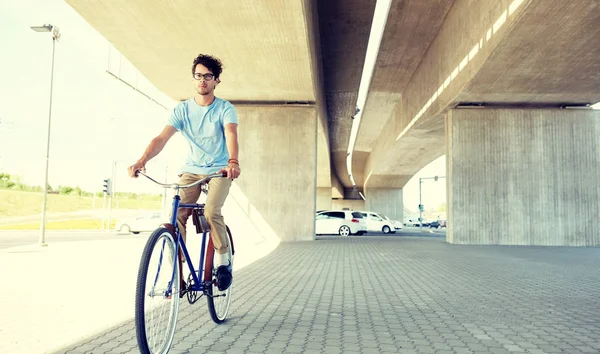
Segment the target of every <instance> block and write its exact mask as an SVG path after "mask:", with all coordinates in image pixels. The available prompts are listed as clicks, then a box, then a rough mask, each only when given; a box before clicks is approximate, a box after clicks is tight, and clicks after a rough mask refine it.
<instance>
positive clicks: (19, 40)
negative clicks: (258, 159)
mask: <svg viewBox="0 0 600 354" xmlns="http://www.w3.org/2000/svg"><path fill="white" fill-rule="evenodd" d="M46 23H49V24H52V25H55V26H57V27H58V28H59V29H60V32H61V38H60V40H59V41H58V42H57V43H56V53H55V69H54V87H53V102H52V126H51V133H50V136H51V138H50V164H49V184H50V185H51V186H53V187H56V186H57V185H70V186H79V187H81V188H83V189H84V190H88V191H101V190H102V180H103V179H104V178H108V177H110V175H111V174H112V170H111V169H112V166H113V163H112V161H114V160H116V161H117V171H118V173H117V174H116V176H117V178H116V179H117V184H118V185H119V187H117V189H118V190H123V189H132V190H133V191H137V190H139V191H144V190H145V189H146V187H148V185H147V184H144V183H140V182H139V181H136V180H131V179H129V178H128V177H127V175H126V167H127V166H129V165H131V164H132V163H133V162H135V160H137V159H138V158H139V157H140V156H141V154H142V153H143V151H144V149H145V148H146V146H147V144H148V143H149V142H150V140H151V139H152V138H153V137H154V136H156V135H158V133H160V131H161V130H162V128H163V127H164V125H165V123H166V120H167V118H168V115H169V111H168V110H167V109H169V110H170V109H171V108H172V107H173V106H174V105H175V104H176V102H175V101H174V100H172V99H170V98H168V97H167V96H166V95H164V94H163V93H161V92H159V91H158V90H156V88H154V87H153V86H152V85H151V84H149V83H148V82H147V80H146V79H145V78H144V77H143V76H142V75H140V74H139V73H138V72H137V70H136V69H135V68H134V67H133V66H132V65H131V64H130V63H129V62H127V61H126V59H124V58H123V57H122V56H121V55H120V53H118V51H116V50H115V49H114V48H112V49H109V48H110V47H111V46H110V45H109V43H108V42H107V41H106V39H105V38H104V37H102V36H101V35H100V34H99V33H98V32H97V31H95V30H94V29H93V28H92V27H91V26H90V25H89V24H87V22H86V21H85V20H83V19H82V18H81V17H80V16H79V15H78V14H77V13H76V12H75V11H74V10H73V9H72V8H71V7H70V6H69V5H68V4H66V3H65V2H64V1H63V0H4V1H2V2H1V3H0V26H2V27H3V28H2V31H0V48H2V52H3V55H2V57H1V59H0V60H1V63H2V65H0V77H2V80H1V82H0V172H8V173H11V174H16V175H18V176H20V178H22V181H23V182H24V183H27V184H32V185H40V186H41V185H43V180H44V172H45V157H46V141H47V140H46V138H47V132H48V130H47V129H48V111H49V100H50V73H51V60H52V36H51V34H50V33H38V32H34V31H33V30H31V29H30V26H38V25H42V24H46ZM107 71H111V72H113V73H116V74H117V75H120V76H121V77H122V78H123V79H124V80H126V81H128V82H129V83H131V84H133V85H137V86H138V88H139V89H140V90H141V91H143V92H145V93H147V94H148V95H150V96H151V97H153V98H154V99H156V100H158V101H159V102H161V103H162V105H163V106H165V107H167V109H165V108H164V107H161V106H159V105H158V104H156V103H154V102H152V101H151V100H149V99H148V98H146V97H144V96H143V95H141V94H139V93H138V92H136V91H134V90H133V89H131V88H130V87H128V86H127V85H125V84H124V83H122V82H121V81H119V80H117V79H116V78H114V77H113V76H111V75H110V74H108V73H107ZM190 89H191V88H190ZM182 144H183V141H182V140H181V139H177V138H175V139H174V140H172V141H171V142H169V144H168V145H167V147H166V148H165V150H164V151H163V153H161V155H159V157H157V158H156V160H155V161H152V162H151V163H149V164H148V172H149V173H151V174H155V175H157V176H163V177H164V171H165V168H168V169H169V170H172V171H175V170H176V169H178V168H179V167H180V165H181V164H182V163H183V159H184V158H185V156H181V155H182V154H178V153H177V151H181V150H180V149H181V147H182V146H183V148H184V149H185V145H182ZM184 151H185V150H184ZM166 161H169V162H170V164H167V163H166ZM142 186H144V187H142ZM159 192H160V191H159Z"/></svg>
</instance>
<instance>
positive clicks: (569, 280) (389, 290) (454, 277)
mask: <svg viewBox="0 0 600 354" xmlns="http://www.w3.org/2000/svg"><path fill="white" fill-rule="evenodd" d="M239 252H243V250H239ZM599 269H600V249H598V248H562V247H519V246H459V245H450V244H447V243H445V242H444V239H443V238H436V237H429V238H419V237H401V236H395V237H389V236H388V237H373V236H371V237H369V236H364V237H345V238H342V237H321V238H319V239H318V240H317V241H315V242H302V243H287V244H281V245H280V246H279V247H278V248H277V249H276V250H275V251H274V252H273V253H271V254H270V255H269V256H267V257H265V258H263V259H261V260H259V261H257V262H255V263H254V264H252V265H250V266H248V267H246V268H244V269H242V270H241V271H239V272H236V273H235V275H234V279H235V281H234V288H233V292H234V297H233V302H232V305H231V309H230V319H229V320H228V321H227V322H226V323H225V324H223V325H216V324H214V323H213V322H212V321H211V320H210V315H209V314H208V311H207V306H206V301H205V300H204V299H201V300H200V301H198V303H196V304H195V305H193V306H192V305H189V304H187V301H185V298H184V299H182V302H181V306H180V316H179V321H178V329H177V332H176V334H175V338H174V340H173V346H172V349H171V353H175V354H183V353H189V354H196V353H315V354H320V353H325V354H330V353H344V354H352V353H440V354H443V353H536V354H537V353H569V354H577V353H600V272H599ZM107 301H108V302H107V303H106V304H90V306H110V302H109V301H110V300H109V299H107ZM132 304H133V299H132ZM132 306H133V305H132ZM132 313H133V307H132ZM88 320H90V319H88ZM60 353H69V354H75V353H94V354H101V353H138V349H137V344H136V340H135V329H134V325H133V320H131V321H128V322H127V323H124V324H122V325H120V326H117V327H115V328H112V329H110V330H107V331H106V332H104V333H100V334H98V335H97V336H95V337H92V338H88V339H86V340H84V341H82V342H80V343H77V344H74V345H73V346H72V347H70V348H66V349H65V350H63V351H61V352H60Z"/></svg>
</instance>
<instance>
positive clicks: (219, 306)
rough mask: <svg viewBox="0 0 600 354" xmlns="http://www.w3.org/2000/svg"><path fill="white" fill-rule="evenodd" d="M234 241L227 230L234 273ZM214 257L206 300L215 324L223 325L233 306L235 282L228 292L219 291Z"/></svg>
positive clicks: (215, 254) (228, 247)
mask: <svg viewBox="0 0 600 354" xmlns="http://www.w3.org/2000/svg"><path fill="white" fill-rule="evenodd" d="M232 249H233V240H232V238H231V232H230V231H229V228H227V252H229V259H231V267H232V273H233V252H232ZM214 257H217V252H214ZM214 257H213V259H212V261H211V262H210V263H211V264H210V266H211V268H212V284H211V285H210V286H209V287H208V289H207V295H208V296H206V300H207V301H208V312H210V317H212V319H213V321H215V323H223V322H224V321H225V318H227V314H228V313H229V305H230V304H231V294H232V288H233V282H232V283H231V285H229V288H227V289H226V290H223V291H221V290H219V288H218V287H217V281H216V277H217V270H216V269H215V268H214V267H213V264H214Z"/></svg>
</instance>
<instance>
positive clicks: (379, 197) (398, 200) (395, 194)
mask: <svg viewBox="0 0 600 354" xmlns="http://www.w3.org/2000/svg"><path fill="white" fill-rule="evenodd" d="M366 199H367V200H366V201H365V207H366V209H367V210H368V211H374V212H376V213H381V214H383V215H385V216H387V217H388V218H390V219H392V220H398V221H400V222H402V220H404V201H403V193H402V188H368V187H367V195H366Z"/></svg>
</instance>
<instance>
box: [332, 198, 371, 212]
mask: <svg viewBox="0 0 600 354" xmlns="http://www.w3.org/2000/svg"><path fill="white" fill-rule="evenodd" d="M344 208H348V209H350V210H365V201H364V200H362V199H333V200H332V201H331V209H334V210H342V209H344Z"/></svg>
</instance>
